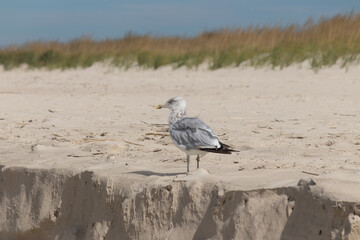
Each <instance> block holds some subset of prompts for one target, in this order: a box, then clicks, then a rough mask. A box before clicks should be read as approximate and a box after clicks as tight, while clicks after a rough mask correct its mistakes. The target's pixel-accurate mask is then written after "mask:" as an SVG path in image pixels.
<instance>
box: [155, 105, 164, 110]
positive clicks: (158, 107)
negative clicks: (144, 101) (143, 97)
mask: <svg viewBox="0 0 360 240" xmlns="http://www.w3.org/2000/svg"><path fill="white" fill-rule="evenodd" d="M163 107H164V105H157V106H156V109H162V108H163Z"/></svg>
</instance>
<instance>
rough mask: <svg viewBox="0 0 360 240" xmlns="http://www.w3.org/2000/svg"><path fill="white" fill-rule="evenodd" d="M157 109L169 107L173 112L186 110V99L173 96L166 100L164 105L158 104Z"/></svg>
mask: <svg viewBox="0 0 360 240" xmlns="http://www.w3.org/2000/svg"><path fill="white" fill-rule="evenodd" d="M156 108H157V109H160V108H168V109H170V110H171V111H173V112H177V111H179V112H185V110H186V101H185V99H184V98H182V97H173V98H170V99H169V100H167V101H166V103H165V104H163V105H158V106H157V107H156Z"/></svg>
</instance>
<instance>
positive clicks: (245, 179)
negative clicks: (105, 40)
mask: <svg viewBox="0 0 360 240" xmlns="http://www.w3.org/2000/svg"><path fill="white" fill-rule="evenodd" d="M359 76H360V67H359V66H352V67H350V68H349V69H343V68H340V67H332V68H325V69H322V70H320V71H319V72H317V73H316V72H314V71H313V70H310V69H308V68H307V67H302V68H301V67H298V66H292V67H288V68H285V69H282V70H279V69H275V70H273V69H269V68H260V69H254V68H225V69H220V70H216V71H209V70H207V69H206V67H200V68H199V69H197V70H188V69H185V68H180V69H176V70H173V69H172V68H170V67H163V68H160V69H158V70H144V69H138V68H132V69H129V70H123V69H118V68H112V67H109V66H103V65H101V64H97V65H95V66H93V67H91V68H87V69H73V70H65V71H61V70H53V71H46V70H28V69H24V68H21V69H15V70H11V71H5V70H0V109H1V112H0V124H1V128H0V142H1V144H0V165H2V166H3V167H2V175H3V176H2V183H1V184H0V189H1V192H2V195H1V197H2V198H1V201H0V202H1V204H0V210H1V211H0V212H2V213H0V223H1V226H2V227H0V237H3V238H1V239H6V237H8V236H12V237H14V236H15V237H14V239H41V238H43V239H55V237H54V236H57V237H58V238H57V239H117V238H116V237H115V236H122V235H119V234H120V233H124V234H125V233H126V234H128V235H126V236H125V235H124V237H123V238H122V239H187V238H188V239H231V238H232V239H244V238H242V237H244V236H247V238H248V239H306V237H307V236H312V237H311V238H312V239H315V238H313V237H314V236H318V237H319V238H316V239H331V238H332V239H341V238H343V239H345V238H346V237H347V238H349V239H360V217H359V216H360V208H359V204H360V190H359V189H360V160H359V154H360V133H359V129H360V120H359V117H360V107H359V106H360V97H359V93H360V79H359ZM174 96H182V97H184V98H185V99H186V100H187V105H188V110H187V114H188V116H198V117H199V118H200V119H202V120H203V121H204V122H206V123H207V124H208V125H210V126H211V128H212V129H213V130H214V131H215V133H216V134H217V135H218V136H219V138H220V139H221V140H222V141H223V142H224V143H226V144H228V145H231V146H232V147H233V148H235V149H237V150H239V152H237V153H233V154H231V155H217V154H211V153H210V154H207V155H205V156H204V157H203V158H202V159H201V163H200V166H201V169H200V170H196V161H195V158H194V157H193V158H192V161H191V165H190V171H191V172H190V174H189V175H186V162H185V154H184V153H183V152H181V151H180V150H179V149H177V148H176V147H175V146H174V145H173V143H172V142H171V140H170V137H169V135H168V131H167V117H168V114H169V111H168V110H167V109H160V110H157V109H155V106H156V105H157V104H163V103H165V101H166V100H167V99H169V98H170V97H174ZM27 171H29V172H30V173H33V178H31V179H33V180H31V181H29V179H30V175H31V174H28V175H26V172H27ZM87 173H91V174H90V175H89V176H88V175H86V174H87ZM84 174H85V175H84ZM4 176H7V178H5V180H3V179H4ZM73 176H83V177H82V179H86V178H87V176H88V177H89V179H90V180H89V181H94V182H96V181H99V186H102V184H103V183H104V184H105V185H104V186H105V187H104V189H102V188H101V190H99V192H100V193H101V194H104V196H106V197H104V199H103V200H100V199H97V200H96V201H95V200H94V201H95V202H92V203H89V201H90V202H91V200H86V201H88V202H86V201H85V200H84V199H93V198H94V196H95V195H92V194H93V193H92V191H91V189H87V188H84V189H87V190H84V191H83V195H81V196H82V199H83V200H79V201H80V202H78V203H77V204H78V205H76V202H77V200H76V199H77V198H75V196H77V195H76V194H72V193H71V191H70V190H69V191H70V192H66V191H65V190H66V188H65V187H64V186H65V185H66V184H65V183H66V179H67V177H69V178H72V177H73ZM310 178H311V179H312V180H313V181H314V183H315V185H312V184H311V182H310ZM7 179H13V180H12V181H10V180H7ZM34 179H35V180H34ZM94 179H95V180H96V179H97V180H96V181H95V180H94ZM300 179H307V180H306V181H305V180H304V182H305V183H306V184H307V185H306V184H305V185H306V186H305V185H304V186H303V185H301V184H299V185H301V186H300V187H299V186H298V185H297V184H298V183H299V180H300ZM4 181H5V182H4ZM74 181H75V180H74ZM45 183H49V184H45ZM75 183H76V181H75V182H74V183H72V184H73V185H71V186H73V189H76V186H77V185H76V184H75ZM54 186H56V187H54ZM74 186H75V187H74ZM106 186H112V187H111V188H110V189H109V188H107V187H106ZM169 186H170V187H169ZM159 187H168V188H170V190H168V192H171V193H172V194H175V195H176V197H175V195H171V196H172V197H171V199H172V200H171V204H170V205H169V206H168V205H166V204H165V202H163V200H161V199H169V196H168V195H164V194H169V193H167V192H166V193H163V192H153V191H152V190H151V189H154V188H155V189H159ZM214 187H216V189H217V190H216V198H214V191H213V189H214ZM90 188H91V187H90ZM298 188H305V189H307V188H308V189H307V190H306V191H305V190H304V191H305V193H304V194H303V195H301V194H300V193H299V192H296V191H297V190H296V191H295V190H292V189H298ZM11 189H15V190H11ZM16 189H23V191H24V193H23V194H22V190H16ZM56 189H57V190H56ZM64 189H65V190H64ZM81 189H82V188H80V187H79V188H78V190H79V191H80V190H81ZM144 189H147V190H144ZM186 189H188V190H186ZM274 189H275V190H274ZM279 189H282V190H279ZM289 189H290V190H289ZM309 189H310V190H309ZM268 190H269V191H268ZM81 191H82V190H81ZM104 191H105V192H104ZM186 191H188V193H187V194H188V195H190V197H189V196H188V195H186V194H185V193H186ZM274 191H275V192H274ZM292 191H294V192H292ZM295 192H296V193H295ZM39 193H41V194H39ZM137 193H143V194H144V196H145V197H144V198H147V197H149V196H152V197H150V198H151V201H149V202H148V203H147V205H146V204H145V205H146V206H145V205H144V203H141V200H139V199H138V201H139V202H136V201H135V203H134V202H133V203H131V204H134V206H136V207H137V210H136V211H135V210H133V212H131V211H130V210H129V212H128V215H126V214H125V213H126V211H125V210H124V209H125V208H124V204H125V203H126V199H131V196H135V195H136V194H137ZM66 194H68V195H66ZM124 194H125V195H124ZM184 194H185V195H184ZM229 194H230V195H231V194H233V195H231V196H232V197H231V198H228V197H229V196H230V195H229ZM237 194H240V195H241V194H245V195H246V194H247V197H245V198H249V199H253V200H249V204H250V210H249V209H247V210H246V211H245V212H246V213H247V214H248V215H246V214H245V213H243V212H241V211H240V210H239V208H238V207H239V206H240V205H238V204H237V202H236V201H235V200H236V199H237V200H239V199H243V198H244V196H243V195H241V196H240V195H237ZM289 194H290V195H291V194H294V196H295V195H296V196H298V198H297V199H305V200H304V201H303V202H302V203H305V202H306V203H307V204H305V205H302V203H298V202H297V201H296V200H294V201H295V205H296V204H298V205H297V206H302V207H301V209H302V210H301V211H302V212H303V213H305V216H303V215H300V213H296V214H297V215H294V214H291V212H290V213H289V212H286V211H285V209H289V204H290V205H291V204H293V203H291V202H294V201H292V200H291V199H290V198H289ZM21 196H23V197H21ZM70 196H72V197H73V198H71V197H70ZM99 196H100V195H99ZM101 196H102V195H101ZM109 196H113V198H111V197H109ZM136 196H138V195H136ZM219 196H220V197H219ZM222 196H225V197H226V199H229V202H230V203H229V204H230V205H231V204H232V205H231V206H230V205H229V206H227V205H226V204H225V200H224V204H225V205H221V204H220V205H221V206H223V207H219V206H220V205H219V206H218V205H217V204H216V203H215V202H213V199H219V198H221V197H222ZM237 196H239V197H238V198H237ZM309 196H315V197H313V198H312V199H315V200H314V203H312V201H310V200H309V199H310V198H311V197H309ZM118 197H119V199H120V198H121V199H123V200H122V201H121V202H120V203H118V205H116V206H120V207H119V208H121V206H122V208H121V209H122V210H121V211H124V212H121V214H122V216H121V217H119V215H121V214H120V213H119V212H118V214H116V216H117V217H115V215H114V216H113V215H112V213H109V212H111V210H109V209H106V210H104V209H102V207H99V206H97V205H96V204H95V203H97V202H98V203H101V202H102V201H103V202H104V203H112V204H114V202H115V203H116V199H117V198H118ZM64 198H68V199H69V200H68V203H67V204H70V205H71V201H73V205H71V206H75V205H76V206H83V208H77V209H75V210H71V213H67V212H66V210H64V209H66V208H65V205H64V204H65V203H66V201H65V200H64ZM184 198H190V199H192V200H191V201H190V200H186V199H185V200H183V201H182V200H181V199H184ZM111 199H113V200H114V199H115V200H114V201H113V200H111ZM134 199H135V198H134ZM136 199H137V198H136ZM140 199H141V198H140ZM154 199H160V200H161V201H160V200H159V201H160V202H162V204H160V205H157V204H159V203H158V202H157V201H156V200H154ZM221 199H222V198H221ZM289 199H290V200H289ZM316 199H317V200H316ZM319 199H322V200H321V201H320V200H319ZM230 200H231V201H230ZM214 201H215V200H214ZM216 201H218V200H216ZM219 201H220V200H219ZM227 201H228V200H227ZM239 201H240V200H239ZM241 201H242V200H241ZM289 202H290V203H289ZM190 203H191V204H195V205H196V206H198V207H199V206H202V207H199V208H198V209H197V210H196V211H195V210H194V209H195V208H196V206H193V205H191V206H192V207H191V206H190V205H188V204H190ZM337 203H339V204H340V205H339V206H340V207H339V208H340V209H343V210H344V214H343V215H341V214H337V213H336V211H335V210H334V208H333V206H334V204H337ZM14 204H15V205H14ZM87 204H89V205H87ZM129 204H130V203H129ZM131 204H130V205H129V206H132V205H131ZM312 204H313V205H312ZM317 204H318V205H317ZM70 205H66V206H68V208H70V207H69V206H70ZM125 205H126V204H125ZM322 205H323V206H329V209H330V208H331V209H332V210H331V211H330V210H329V211H330V212H326V213H324V214H322V213H318V212H317V211H318V210H316V209H318V208H317V207H319V206H320V207H319V209H320V208H321V206H322ZM14 206H15V207H14ZM181 206H182V207H181ZM337 207H338V205H336V209H337ZM94 208H95V209H94ZM11 209H12V210H11ZM14 209H16V210H14ZM92 209H94V212H95V213H94V215H91V216H89V217H88V218H86V217H84V211H85V212H87V211H92ZM114 209H117V208H116V207H114ZM129 209H130V208H129ZM139 209H146V211H145V212H146V213H141V214H142V215H141V216H140V215H139V214H140V213H139V211H140V210H139ZM149 209H150V210H149ZM159 209H160V210H159ZM161 209H163V211H164V215H161V216H160V215H159V216H157V217H154V216H155V215H156V214H155V213H156V212H157V211H159V212H162V210H161ZM169 209H171V211H173V212H174V213H173V214H172V213H171V211H170V210H169ZM178 209H182V211H181V212H180V211H178ZM191 209H192V210H191ZM209 209H212V210H211V211H213V212H209V211H210V210H209ZM214 209H215V210H214ZM229 209H231V211H230V210H229ZM236 209H238V210H236ZM295 209H297V208H296V207H295ZM299 209H300V207H299ZM103 210H104V211H103ZM235 210H236V211H237V213H236V211H235ZM283 210H284V211H283ZM12 211H15V212H17V214H15V213H13V212H12ZM56 211H58V212H56ZM77 211H78V214H79V216H77V215H76V212H77ZM119 211H120V210H119ZM169 211H170V213H169V214H170V215H167V213H166V212H169ZM294 211H295V210H294ZM319 211H320V210H319ZM115 212H116V211H115ZM150 212H151V213H152V214H153V215H152V214H150ZM219 212H221V213H222V215H221V217H219V216H218V217H217V218H214V217H213V216H215V215H216V214H220V213H219ZM50 213H51V214H53V215H54V216H55V218H54V216H53V215H51V214H50ZM55 213H57V214H55ZM175 213H177V214H175ZM49 214H50V215H51V216H50V215H49ZM107 214H110V215H111V216H113V218H112V219H110V220H109V219H108V218H106V217H104V216H108V215H107ZM154 214H155V215H154ZM244 214H245V215H244ZM290 214H291V216H298V218H296V219H297V220H296V221H298V222H296V221H293V222H291V221H290V222H289V218H290ZM306 214H308V215H306ZM309 214H310V215H312V214H315V215H312V216H313V218H311V217H309ZM56 215H58V216H56ZM85 215H86V214H85ZM340 215H341V216H340ZM49 216H50V217H49ZM65 216H66V217H65ZM81 216H82V217H81ZM95 216H96V217H95ZM126 216H128V218H127V217H126ZM145 216H147V217H145ZM216 216H217V215H216ZM239 216H240V217H239ZM246 216H248V218H246ZM256 216H258V217H256ZM329 216H335V217H334V218H331V217H329ZM317 217H318V219H317ZM56 218H58V220H56ZM118 218H121V220H119V219H118ZM259 218H261V219H263V220H259ZM94 219H96V220H94ZM139 219H142V221H140V220H139ZM169 219H177V220H171V221H170V222H171V224H170V223H169ZM204 219H207V220H204ZM210 219H213V220H210ZM214 219H215V220H214ZM231 219H232V220H231ZM234 219H235V220H234ZM236 219H237V220H236ZM244 219H245V220H244ZM273 219H279V221H277V222H276V223H274V222H273ZM309 219H310V220H309ZM311 219H317V220H316V221H315V222H311ZM334 219H335V220H334ZM339 219H340V220H339ZM136 221H140V222H136ZM299 221H300V222H299ZM301 221H303V223H301ZM309 221H310V222H311V223H305V222H309ZM74 222H76V223H77V224H78V225H76V226H79V228H77V229H80V228H81V229H83V231H80V232H79V231H78V230H74V228H76V227H74V225H73V223H74ZM80 222H82V223H83V224H80ZM124 223H125V224H124ZM266 223H269V224H270V223H272V225H271V224H270V225H271V226H270V225H269V224H268V225H267V224H266ZM44 224H45V225H44ZM116 224H119V225H116ZM121 224H123V225H121ZM169 224H170V225H169ZM299 224H300V225H299ZM322 224H323V225H324V226H323V225H322ZM70 225H71V227H70ZM120 225H121V226H123V227H119V228H116V227H115V226H120ZM260 225H261V226H260ZM262 225H264V226H262ZM44 226H47V227H44ZM55 226H60V227H58V229H57V227H55ZM265 226H268V228H266V227H265ZM269 226H270V227H269ZM286 227H287V228H286ZM312 227H314V230H313V229H312ZM315 227H316V229H315ZM34 229H35V230H36V229H40V230H38V231H34ZM44 229H45V230H44ZM59 229H61V230H59ZM206 229H208V231H207V230H206ZM209 229H211V230H209ZM30 230H31V231H32V232H31V231H30ZM185 230H186V231H185ZM29 231H30V232H29ZM184 231H185V232H186V234H188V235H187V238H181V236H182V235H181V234H182V233H184ZM306 231H308V232H306ZM60 232H61V233H60ZM304 232H305V233H306V234H308V235H301V233H304ZM297 233H298V235H297ZM1 234H3V235H1ZM11 234H18V235H11ZM26 234H27V235H26ZM39 236H40V237H39ZM49 236H50V238H49ZM264 236H267V237H269V238H266V237H265V238H264ZM26 237H27V238H26ZM31 237H32V238H31ZM101 237H102V238H101ZM147 237H149V238H147Z"/></svg>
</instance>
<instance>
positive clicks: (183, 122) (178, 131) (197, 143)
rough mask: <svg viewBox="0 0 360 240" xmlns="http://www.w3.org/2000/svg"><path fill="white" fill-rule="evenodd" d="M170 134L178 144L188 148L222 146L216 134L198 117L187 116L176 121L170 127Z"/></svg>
mask: <svg viewBox="0 0 360 240" xmlns="http://www.w3.org/2000/svg"><path fill="white" fill-rule="evenodd" d="M170 136H171V138H172V139H173V140H174V142H175V143H176V144H177V145H179V146H184V147H185V148H186V149H194V148H203V147H208V148H209V147H210V148H218V147H220V143H219V139H218V137H217V136H216V134H215V133H214V132H213V131H212V130H211V128H210V127H209V126H208V125H206V124H205V123H204V122H203V121H201V120H200V119H198V118H189V117H185V118H182V119H180V120H178V121H176V122H175V123H174V124H172V125H171V127H170Z"/></svg>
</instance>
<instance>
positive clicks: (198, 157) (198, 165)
mask: <svg viewBox="0 0 360 240" xmlns="http://www.w3.org/2000/svg"><path fill="white" fill-rule="evenodd" d="M196 163H197V168H198V169H199V167H200V155H197V157H196Z"/></svg>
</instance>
